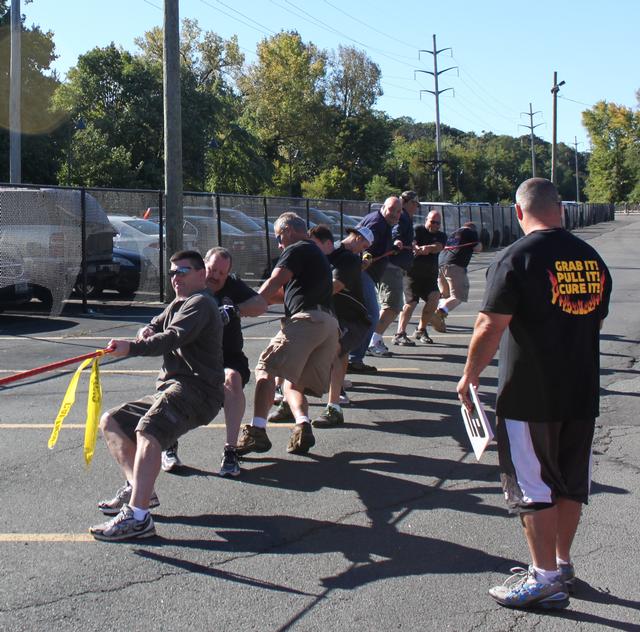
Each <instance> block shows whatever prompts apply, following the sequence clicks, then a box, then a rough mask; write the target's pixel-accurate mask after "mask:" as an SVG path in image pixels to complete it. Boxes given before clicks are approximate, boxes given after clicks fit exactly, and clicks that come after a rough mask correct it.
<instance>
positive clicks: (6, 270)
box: [0, 251, 33, 312]
mask: <svg viewBox="0 0 640 632" xmlns="http://www.w3.org/2000/svg"><path fill="white" fill-rule="evenodd" d="M0 284H1V286H0V312H2V311H3V310H5V309H7V308H8V307H15V306H16V305H23V304H24V303H28V302H29V301H30V300H31V298H32V297H33V289H32V288H31V286H30V285H29V279H28V277H27V276H26V275H25V271H24V264H23V261H22V257H21V256H20V255H19V254H18V253H17V252H11V251H3V252H2V256H1V257H0Z"/></svg>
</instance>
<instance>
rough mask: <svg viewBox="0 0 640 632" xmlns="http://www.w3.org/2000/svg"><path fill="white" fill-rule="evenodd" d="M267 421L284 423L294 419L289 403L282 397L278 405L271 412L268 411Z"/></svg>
mask: <svg viewBox="0 0 640 632" xmlns="http://www.w3.org/2000/svg"><path fill="white" fill-rule="evenodd" d="M267 421H268V422H269V423H270V424H285V423H290V422H292V421H294V417H293V413H292V412H291V408H289V404H287V402H286V401H285V400H284V399H283V400H282V401H281V402H280V404H278V407H277V408H276V409H275V410H274V411H273V412H272V413H269V416H268V417H267Z"/></svg>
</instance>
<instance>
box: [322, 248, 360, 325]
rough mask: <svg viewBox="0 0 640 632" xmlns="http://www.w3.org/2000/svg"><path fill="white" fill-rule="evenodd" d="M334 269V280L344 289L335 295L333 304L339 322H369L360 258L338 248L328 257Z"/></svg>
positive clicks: (344, 249)
mask: <svg viewBox="0 0 640 632" xmlns="http://www.w3.org/2000/svg"><path fill="white" fill-rule="evenodd" d="M328 259H329V263H330V264H331V266H332V268H333V279H334V280H335V281H340V283H342V284H343V285H344V288H343V289H342V290H341V291H340V292H338V293H337V294H334V295H333V304H334V306H335V310H336V316H337V317H338V320H340V321H344V322H359V321H365V320H366V321H368V320H369V317H368V316H367V308H366V307H365V306H364V295H363V292H362V261H361V259H360V257H359V256H358V255H356V254H354V253H352V252H351V251H349V250H347V249H346V248H345V247H344V246H340V247H339V248H336V249H335V250H334V251H333V252H332V253H331V254H329V255H328Z"/></svg>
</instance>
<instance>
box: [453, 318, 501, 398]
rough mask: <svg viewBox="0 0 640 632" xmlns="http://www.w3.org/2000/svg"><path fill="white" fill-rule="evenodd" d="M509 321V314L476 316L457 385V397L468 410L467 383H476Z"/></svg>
mask: <svg viewBox="0 0 640 632" xmlns="http://www.w3.org/2000/svg"><path fill="white" fill-rule="evenodd" d="M510 322H511V314H495V313H491V312H489V313H486V312H480V313H479V314H478V317H477V318H476V323H475V325H474V328H473V336H472V337H471V342H470V343H469V352H468V354H467V363H466V364H465V366H464V372H463V374H462V378H461V379H460V381H459V382H458V386H457V391H458V398H459V399H460V401H461V402H462V403H463V404H464V405H465V406H466V407H467V409H468V410H471V409H472V407H473V406H472V403H471V398H470V397H469V384H473V385H474V386H477V385H478V381H479V379H480V374H481V373H482V371H484V369H485V368H486V366H487V365H488V364H489V362H491V360H492V359H493V356H494V355H495V354H496V351H497V350H498V346H499V345H500V338H502V333H503V332H504V330H505V329H506V328H507V327H508V326H509V323H510Z"/></svg>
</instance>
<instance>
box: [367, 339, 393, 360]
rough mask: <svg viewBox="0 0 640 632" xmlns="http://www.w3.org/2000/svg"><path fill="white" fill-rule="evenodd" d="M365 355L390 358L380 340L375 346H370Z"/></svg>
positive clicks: (389, 352) (388, 352)
mask: <svg viewBox="0 0 640 632" xmlns="http://www.w3.org/2000/svg"><path fill="white" fill-rule="evenodd" d="M367 355H368V356H374V357H376V358H390V357H391V356H392V353H391V351H389V349H387V346H386V345H385V344H384V342H382V340H378V342H376V344H374V345H371V346H370V347H369V348H368V349H367Z"/></svg>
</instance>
